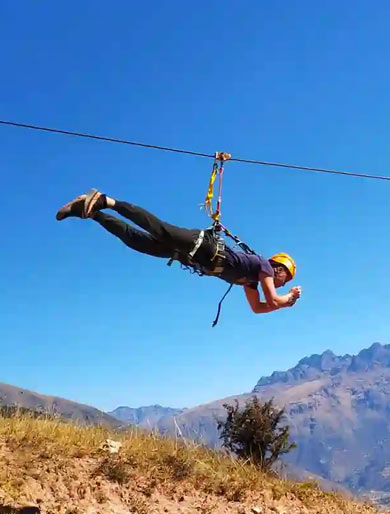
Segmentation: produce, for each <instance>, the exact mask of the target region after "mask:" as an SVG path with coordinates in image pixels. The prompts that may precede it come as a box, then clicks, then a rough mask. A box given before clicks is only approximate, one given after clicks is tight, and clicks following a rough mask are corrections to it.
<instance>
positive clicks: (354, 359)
mask: <svg viewBox="0 0 390 514" xmlns="http://www.w3.org/2000/svg"><path fill="white" fill-rule="evenodd" d="M377 367H386V368H387V367H390V345H389V344H388V345H382V344H380V343H378V342H376V343H374V344H372V345H371V346H370V347H369V348H366V349H364V350H362V351H361V352H359V353H358V354H357V355H353V356H352V355H349V354H346V355H343V356H338V355H335V354H334V353H333V352H332V351H331V350H326V351H325V352H324V353H322V354H320V355H319V354H313V355H310V356H309V357H304V358H303V359H301V360H300V361H299V362H298V364H297V365H296V366H294V367H293V368H290V369H288V370H287V371H274V372H273V373H272V375H270V376H268V377H262V378H260V380H259V381H258V382H257V384H256V386H255V388H254V389H253V392H255V393H256V392H259V391H260V390H261V388H262V387H263V386H267V385H271V384H293V383H296V382H298V381H303V380H305V381H307V380H316V379H318V378H322V377H324V376H335V375H338V374H340V373H352V372H358V371H365V370H369V369H374V368H377Z"/></svg>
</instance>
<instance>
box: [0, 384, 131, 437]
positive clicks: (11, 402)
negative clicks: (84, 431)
mask: <svg viewBox="0 0 390 514" xmlns="http://www.w3.org/2000/svg"><path fill="white" fill-rule="evenodd" d="M3 406H6V407H13V406H15V407H23V408H25V409H31V410H34V411H37V412H47V413H50V414H53V415H58V416H61V417H63V418H65V419H69V420H73V421H77V422H78V423H85V424H92V425H100V424H106V425H108V426H111V427H117V426H119V425H120V424H121V423H120V422H119V421H118V420H116V419H114V418H113V417H111V416H109V415H108V414H106V413H104V412H102V411H100V410H98V409H95V408H94V407H90V406H89V405H83V404H81V403H77V402H72V401H70V400H65V399H64V398H59V397H57V396H46V395H43V394H39V393H35V392H33V391H28V390H27V389H21V388H20V387H15V386H11V385H8V384H3V383H0V407H3Z"/></svg>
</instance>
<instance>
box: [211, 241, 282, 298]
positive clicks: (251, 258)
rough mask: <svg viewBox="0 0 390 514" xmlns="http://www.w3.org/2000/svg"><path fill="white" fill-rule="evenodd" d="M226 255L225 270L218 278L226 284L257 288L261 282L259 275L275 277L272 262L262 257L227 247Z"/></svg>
mask: <svg viewBox="0 0 390 514" xmlns="http://www.w3.org/2000/svg"><path fill="white" fill-rule="evenodd" d="M225 254H226V259H225V269H224V271H223V272H222V273H221V274H220V275H218V276H219V277H220V278H222V280H226V282H229V283H231V284H238V285H246V286H250V287H254V288H256V287H257V284H258V282H259V273H264V274H265V275H267V276H269V277H273V276H274V270H273V268H272V266H271V264H270V262H269V261H268V259H265V258H264V257H261V256H260V255H257V254H255V255H250V254H247V253H244V252H235V251H234V250H232V249H231V248H229V247H226V249H225Z"/></svg>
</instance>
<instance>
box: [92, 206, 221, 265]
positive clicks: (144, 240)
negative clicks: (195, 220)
mask: <svg viewBox="0 0 390 514" xmlns="http://www.w3.org/2000/svg"><path fill="white" fill-rule="evenodd" d="M113 210H115V211H116V212H117V213H118V214H120V215H121V216H123V217H124V218H127V219H129V220H131V221H132V222H133V223H135V224H136V225H138V226H139V227H141V228H142V229H143V230H138V229H137V228H135V227H133V226H132V225H129V224H127V223H125V222H124V221H122V220H121V219H118V218H115V217H114V216H109V215H108V214H105V213H104V212H98V213H96V214H95V216H94V220H95V221H97V222H98V223H100V225H102V227H104V228H105V229H106V230H108V231H109V232H111V234H114V236H116V237H119V239H121V241H123V242H124V243H125V245H127V246H129V247H130V248H132V249H133V250H136V251H137V252H141V253H145V254H147V255H152V256H153V257H163V258H170V257H173V255H174V254H175V252H179V253H181V254H182V256H183V259H180V258H179V260H182V262H185V255H186V254H188V253H189V252H190V251H191V250H192V249H193V247H194V244H195V242H196V240H197V239H198V236H199V233H200V230H199V229H191V230H189V229H186V228H180V227H176V226H175V225H170V224H169V223H166V222H164V221H161V220H160V219H158V218H157V217H156V216H154V215H153V214H151V213H150V212H148V211H146V210H145V209H142V207H137V206H136V205H133V204H131V203H126V202H119V201H116V202H115V207H113ZM214 252H215V243H214V240H213V238H212V236H211V234H209V233H206V234H205V240H204V242H203V243H202V245H201V247H200V248H199V250H198V251H197V252H196V256H195V260H196V261H197V262H198V263H199V264H202V265H207V264H209V263H210V259H211V258H212V256H213V255H214Z"/></svg>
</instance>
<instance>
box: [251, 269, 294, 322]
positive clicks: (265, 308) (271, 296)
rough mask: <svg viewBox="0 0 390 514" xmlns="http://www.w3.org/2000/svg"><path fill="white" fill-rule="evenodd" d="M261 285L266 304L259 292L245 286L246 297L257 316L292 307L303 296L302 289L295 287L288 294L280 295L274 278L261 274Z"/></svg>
mask: <svg viewBox="0 0 390 514" xmlns="http://www.w3.org/2000/svg"><path fill="white" fill-rule="evenodd" d="M259 278H260V283H261V287H262V289H263V292H264V296H265V300H266V301H265V302H262V301H261V300H260V295H259V291H258V290H257V289H252V288H250V287H246V286H244V290H245V295H246V298H247V300H248V303H249V305H250V307H251V309H252V311H253V312H254V313H256V314H261V313H266V312H272V311H276V310H278V309H282V308H284V307H291V306H292V305H294V304H295V302H296V301H297V299H298V298H299V297H300V295H301V289H300V287H293V288H292V289H291V290H290V291H289V292H288V293H287V294H285V295H280V296H279V295H278V294H277V292H276V289H275V285H274V281H273V278H272V277H269V276H266V275H264V274H262V273H261V274H260V277H259Z"/></svg>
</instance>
